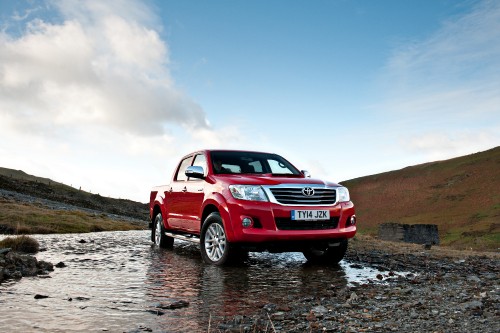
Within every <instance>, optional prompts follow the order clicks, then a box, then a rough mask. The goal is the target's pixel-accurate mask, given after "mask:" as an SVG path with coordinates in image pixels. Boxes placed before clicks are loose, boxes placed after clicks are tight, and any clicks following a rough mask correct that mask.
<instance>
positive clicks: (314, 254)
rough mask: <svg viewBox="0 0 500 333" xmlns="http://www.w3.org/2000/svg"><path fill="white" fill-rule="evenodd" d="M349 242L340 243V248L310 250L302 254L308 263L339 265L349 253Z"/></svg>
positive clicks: (345, 240)
mask: <svg viewBox="0 0 500 333" xmlns="http://www.w3.org/2000/svg"><path fill="white" fill-rule="evenodd" d="M347 246H348V241H347V239H344V240H342V241H340V244H339V245H338V246H334V247H324V248H310V249H307V250H304V251H303V252H302V253H303V254H304V257H306V259H307V261H308V262H310V263H314V264H332V265H336V264H338V263H339V262H340V261H341V260H342V259H343V258H344V255H345V254H346V252H347Z"/></svg>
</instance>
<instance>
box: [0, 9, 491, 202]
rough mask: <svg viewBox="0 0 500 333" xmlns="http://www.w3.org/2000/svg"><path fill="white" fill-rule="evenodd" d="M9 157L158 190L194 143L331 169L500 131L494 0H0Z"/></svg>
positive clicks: (469, 147)
mask: <svg viewBox="0 0 500 333" xmlns="http://www.w3.org/2000/svg"><path fill="white" fill-rule="evenodd" d="M0 29H1V30H0V43H1V47H0V59H1V60H0V136H1V139H2V140H1V142H0V156H2V158H1V163H0V166H3V167H9V168H14V169H22V170H24V171H26V172H28V173H30V174H35V175H39V176H44V177H49V178H52V179H54V180H59V181H62V182H65V183H67V184H71V185H73V186H75V187H79V186H81V187H82V188H83V189H86V190H91V191H92V192H94V193H100V194H101V195H106V196H113V197H122V198H131V199H134V200H138V201H143V202H145V201H147V199H148V191H149V189H150V187H151V186H153V185H157V184H163V183H168V182H169V180H170V175H171V172H172V170H173V168H174V167H175V165H176V163H177V161H178V159H179V158H180V157H181V156H182V155H184V154H186V153H188V152H190V151H192V150H196V149H201V148H235V149H250V150H262V151H272V152H276V153H279V154H281V155H283V156H285V157H286V158H287V159H289V160H290V161H291V162H292V163H294V164H295V165H296V166H297V167H299V168H300V169H307V170H309V171H310V172H311V173H312V174H313V176H316V177H319V178H325V179H328V180H332V181H342V180H347V179H351V178H355V177H360V176H365V175H370V174H375V173H379V172H384V171H389V170H394V169H399V168H402V167H405V166H408V165H414V164H418V163H424V162H429V161H434V160H441V159H447V158H451V157H455V156H460V155H464V154H469V153H474V152H477V151H482V150H486V149H489V148H493V147H495V146H498V145H499V144H500V2H498V1H479V0H477V1H473V0H464V1H452V0H420V1H409V0H408V1H401V0H394V1H389V0H382V1H368V0H366V1H348V0H343V1H340V0H339V1H333V0H332V1H307V2H306V1H133V0H124V1H97V0H96V1H93V0H89V1H76V0H75V1H73V0H67V1H17V2H7V1H2V2H0Z"/></svg>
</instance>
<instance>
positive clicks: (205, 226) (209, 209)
mask: <svg viewBox="0 0 500 333" xmlns="http://www.w3.org/2000/svg"><path fill="white" fill-rule="evenodd" d="M149 207H150V223H149V227H150V229H151V240H152V241H153V242H154V243H155V245H157V246H159V247H162V248H171V247H172V246H173V243H174V238H177V239H183V240H187V241H192V242H196V243H199V244H200V250H201V255H202V257H203V260H204V261H205V262H207V263H210V264H215V265H223V264H226V263H229V262H234V261H239V260H242V259H244V258H245V256H247V255H248V252H253V251H269V252H302V253H303V254H304V256H305V257H306V258H307V260H309V261H311V262H322V263H338V262H339V261H341V260H342V258H343V257H344V254H345V252H346V250H347V243H348V239H349V238H352V237H354V235H355V233H356V216H355V212H354V205H353V203H352V202H351V201H350V198H349V191H348V190H347V188H345V187H343V186H340V185H338V184H335V183H330V182H324V181H321V180H318V179H312V178H309V175H308V173H307V171H299V170H298V169H297V168H296V167H294V166H293V165H292V164H291V163H290V162H288V161H287V160H286V159H284V158H283V157H281V156H279V155H276V154H271V153H263V152H252V151H234V150H231V151H229V150H203V151H198V152H194V153H192V154H189V155H186V156H185V157H183V158H182V160H181V161H180V163H179V165H178V166H177V169H176V170H175V172H174V174H173V177H172V180H171V183H170V184H169V185H163V186H157V187H154V188H153V189H152V191H151V196H150V204H149Z"/></svg>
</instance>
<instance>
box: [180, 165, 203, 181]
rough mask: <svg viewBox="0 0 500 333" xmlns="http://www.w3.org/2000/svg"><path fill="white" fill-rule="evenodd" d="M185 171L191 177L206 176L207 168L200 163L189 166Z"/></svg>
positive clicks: (201, 177)
mask: <svg viewBox="0 0 500 333" xmlns="http://www.w3.org/2000/svg"><path fill="white" fill-rule="evenodd" d="M184 173H185V174H186V176H188V177H190V178H198V179H203V178H205V170H203V167H201V166H198V165H191V166H188V167H187V169H186V171H185V172H184Z"/></svg>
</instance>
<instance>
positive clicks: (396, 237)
mask: <svg viewBox="0 0 500 333" xmlns="http://www.w3.org/2000/svg"><path fill="white" fill-rule="evenodd" d="M378 238H379V239H382V240H387V241H392V242H406V243H416V244H431V245H438V244H439V234H438V227H437V225H435V224H401V223H383V224H381V225H380V226H379V229H378Z"/></svg>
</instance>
